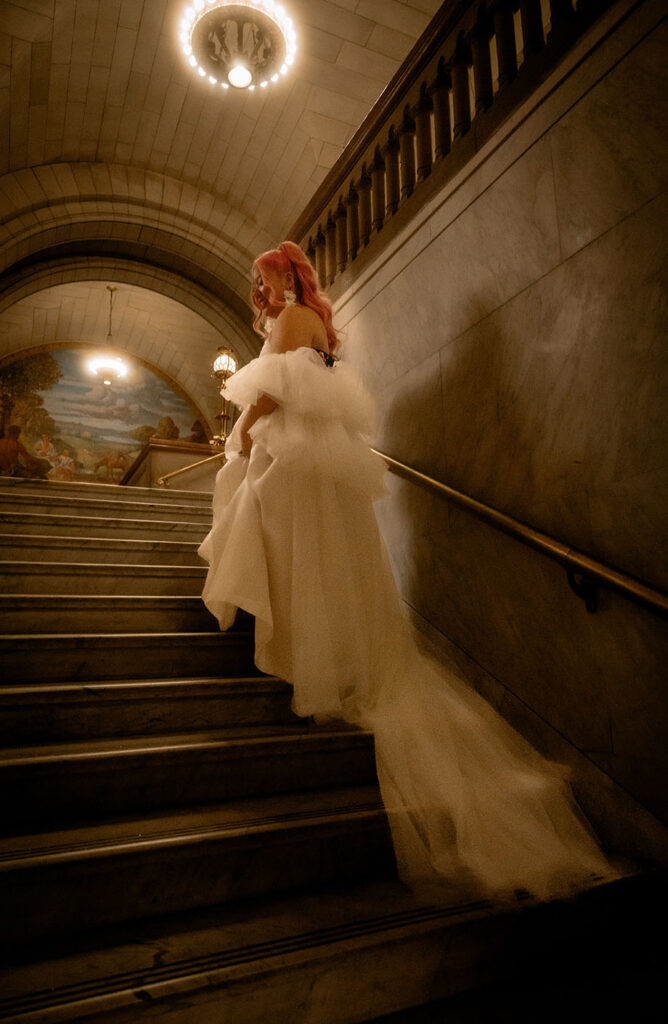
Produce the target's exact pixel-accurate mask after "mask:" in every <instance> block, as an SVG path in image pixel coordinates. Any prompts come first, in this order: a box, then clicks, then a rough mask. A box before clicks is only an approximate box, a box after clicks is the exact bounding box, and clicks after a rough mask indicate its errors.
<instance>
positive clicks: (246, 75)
mask: <svg viewBox="0 0 668 1024" xmlns="http://www.w3.org/2000/svg"><path fill="white" fill-rule="evenodd" d="M227 77H228V79H229V81H230V85H233V86H234V87H235V88H236V89H245V88H246V87H247V86H249V85H250V84H251V82H252V81H253V76H252V75H251V73H250V71H249V70H248V68H247V67H244V65H243V64H235V65H234V67H233V68H230V70H229V71H228V73H227Z"/></svg>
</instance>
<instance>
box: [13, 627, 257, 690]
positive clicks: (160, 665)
mask: <svg viewBox="0 0 668 1024" xmlns="http://www.w3.org/2000/svg"><path fill="white" fill-rule="evenodd" d="M0 669H1V676H0V685H2V684H10V685H13V684H17V683H38V684H44V683H47V684H48V683H56V682H80V681H81V680H86V681H89V682H93V681H95V680H99V679H136V678H137V677H139V676H141V677H143V678H145V679H163V678H164V679H179V678H182V677H184V676H188V677H190V676H196V677H197V678H200V677H211V676H221V675H225V676H242V675H254V674H255V673H256V669H255V667H254V664H253V640H252V636H251V635H250V634H249V633H247V632H245V631H238V632H237V631H232V630H231V631H229V632H227V633H220V632H215V633H151V634H145V633H102V634H99V635H93V634H90V635H88V634H85V633H65V634H58V633H35V634H33V635H31V636H30V635H21V634H17V633H14V634H4V635H0Z"/></svg>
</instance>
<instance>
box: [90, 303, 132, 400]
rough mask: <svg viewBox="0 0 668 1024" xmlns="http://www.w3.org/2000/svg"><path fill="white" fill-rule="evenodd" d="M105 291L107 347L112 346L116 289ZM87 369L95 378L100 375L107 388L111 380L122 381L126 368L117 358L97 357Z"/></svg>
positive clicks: (125, 375) (126, 372) (91, 360)
mask: <svg viewBox="0 0 668 1024" xmlns="http://www.w3.org/2000/svg"><path fill="white" fill-rule="evenodd" d="M107 291H108V292H109V330H108V331H107V345H112V344H113V335H112V326H111V319H112V314H113V311H114V292H115V291H116V288H115V286H114V285H113V284H108V285H107ZM88 369H89V370H90V372H91V373H92V374H93V375H94V376H95V377H97V375H98V373H101V374H102V380H103V383H104V384H106V385H107V387H110V386H111V381H112V378H113V379H115V380H122V378H123V377H127V375H128V368H127V366H126V365H125V363H124V362H123V360H122V359H119V358H118V356H97V357H96V358H95V359H90V360H89V361H88Z"/></svg>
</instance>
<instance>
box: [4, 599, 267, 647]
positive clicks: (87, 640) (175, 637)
mask: <svg viewBox="0 0 668 1024" xmlns="http://www.w3.org/2000/svg"><path fill="white" fill-rule="evenodd" d="M125 596H128V597H133V596H134V595H132V594H129V595H125ZM137 596H141V595H137ZM149 596H150V595H149ZM156 596H157V595H156ZM169 596H172V595H169ZM232 637H234V638H235V639H239V638H240V637H241V638H246V639H249V640H250V639H251V638H252V634H251V633H248V632H246V631H242V630H236V629H229V630H218V631H216V632H214V631H209V632H206V633H183V632H176V633H95V634H90V633H30V634H26V633H0V643H3V642H5V643H29V642H31V641H32V642H34V641H36V640H44V641H53V642H54V643H57V644H59V645H64V644H65V643H66V642H70V643H77V642H78V643H82V644H93V643H95V641H100V643H101V645H102V646H104V645H105V644H118V643H121V642H125V643H128V644H132V643H137V644H145V643H146V642H147V640H150V641H156V640H169V641H171V642H175V641H179V640H181V641H182V642H183V643H190V642H192V643H199V644H201V643H204V642H208V643H211V641H212V640H221V641H224V640H227V639H231V638H232Z"/></svg>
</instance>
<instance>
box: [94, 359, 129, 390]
mask: <svg viewBox="0 0 668 1024" xmlns="http://www.w3.org/2000/svg"><path fill="white" fill-rule="evenodd" d="M87 369H88V370H89V371H90V372H91V373H92V374H94V375H95V376H96V377H97V375H98V373H99V371H100V370H104V377H103V380H104V383H105V384H111V376H112V374H113V376H115V377H116V380H122V378H123V377H127V375H128V368H127V366H126V365H125V363H124V362H123V360H122V359H118V358H117V357H115V356H97V357H96V358H95V359H90V360H89V361H88V364H87ZM110 370H111V371H112V373H110V372H109V371H110Z"/></svg>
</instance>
